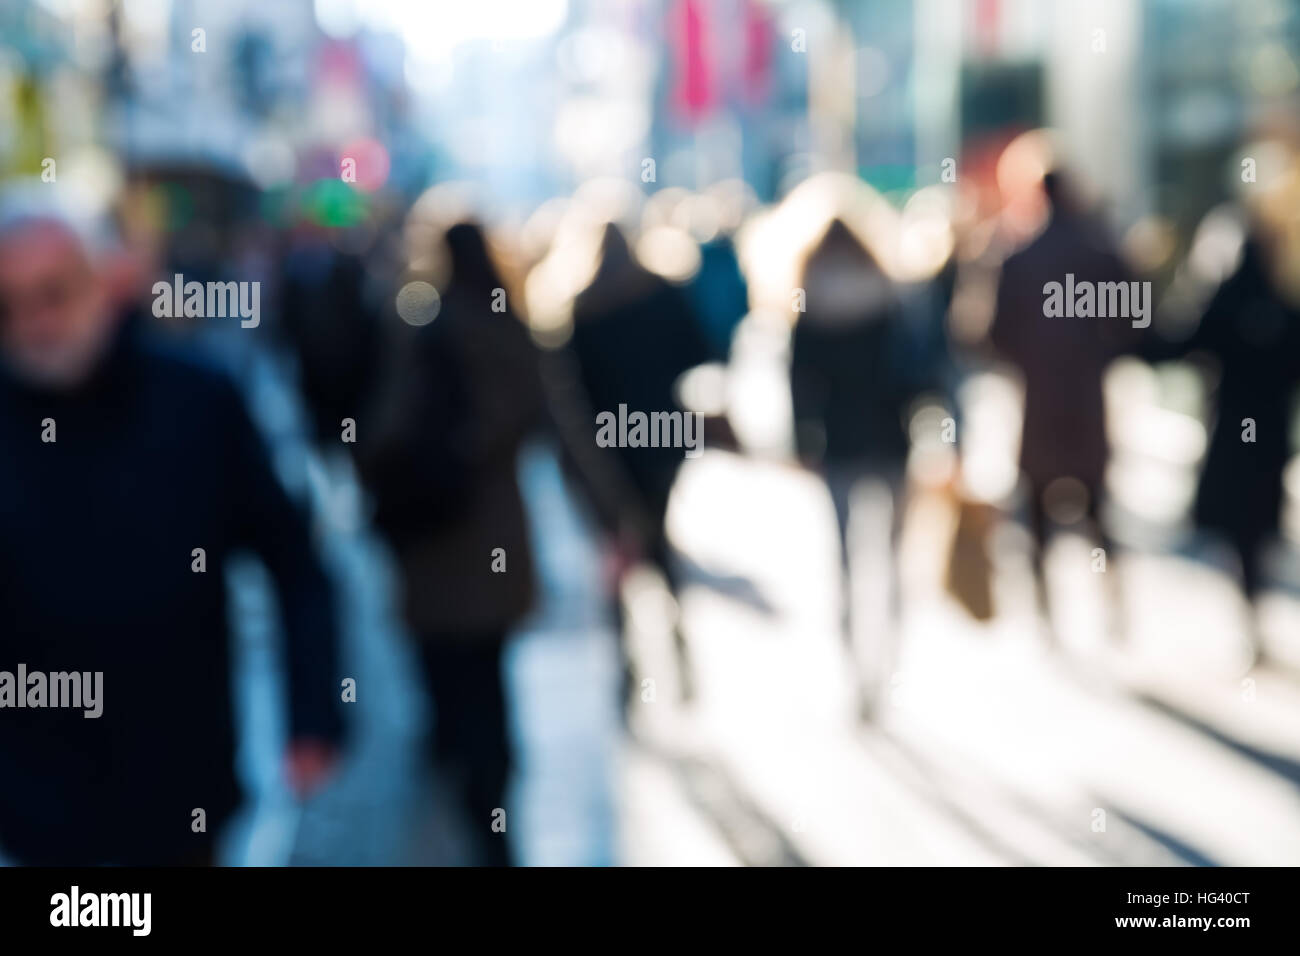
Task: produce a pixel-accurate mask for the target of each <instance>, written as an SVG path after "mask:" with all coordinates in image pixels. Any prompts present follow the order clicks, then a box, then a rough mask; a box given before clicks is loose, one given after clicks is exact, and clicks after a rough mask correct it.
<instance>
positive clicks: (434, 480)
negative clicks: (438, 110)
mask: <svg viewBox="0 0 1300 956" xmlns="http://www.w3.org/2000/svg"><path fill="white" fill-rule="evenodd" d="M438 242H439V244H440V245H441V246H442V247H443V248H444V249H445V255H446V258H447V260H448V263H449V266H450V277H449V281H448V282H447V283H446V284H445V289H444V294H443V295H442V297H441V304H440V307H439V310H438V312H437V317H436V318H434V319H433V320H432V321H431V322H429V323H428V324H426V325H422V326H420V327H419V328H416V329H414V330H405V331H407V332H410V333H411V334H410V335H409V336H405V337H404V338H403V339H401V340H400V341H398V342H396V343H394V348H393V349H392V351H393V352H394V355H393V357H392V359H391V363H392V366H393V368H392V370H391V372H390V373H389V374H388V375H386V376H385V382H386V385H385V388H384V390H383V394H382V395H380V396H379V397H378V398H377V400H376V403H375V405H374V406H373V411H372V412H371V413H370V414H369V415H367V416H366V417H365V420H364V421H363V422H362V423H361V424H362V426H363V429H364V430H365V431H366V432H367V433H368V434H369V435H371V436H372V437H371V438H369V439H367V440H366V442H365V447H363V449H362V450H361V454H362V473H363V475H364V476H365V479H366V482H367V484H368V486H369V489H370V492H371V494H372V495H373V497H374V498H375V503H376V511H377V514H376V523H377V524H378V526H379V527H380V529H381V530H382V531H383V532H384V534H385V536H386V537H387V538H388V540H389V543H390V544H391V545H392V547H393V551H394V553H395V556H396V559H397V564H398V568H399V570H400V573H401V580H402V608H403V613H404V616H405V619H406V623H407V625H408V627H409V628H410V630H411V632H412V634H413V636H414V637H415V638H416V640H417V641H418V645H419V656H420V664H421V670H422V674H423V676H424V679H425V686H426V688H427V689H428V690H429V692H430V694H431V696H432V697H433V704H434V709H435V711H436V714H437V721H436V725H435V727H434V733H433V741H432V743H433V747H432V749H433V752H434V754H433V755H434V758H435V761H436V764H437V767H438V769H439V771H440V772H441V774H442V775H443V777H444V779H445V780H446V782H447V784H448V789H449V791H450V792H451V793H452V794H453V796H454V799H455V800H456V803H457V804H458V809H459V811H460V812H461V814H462V816H463V820H462V823H463V825H464V827H465V829H464V830H463V832H464V833H465V834H466V836H467V837H468V840H467V842H468V843H469V844H470V847H471V849H472V853H473V855H474V862H475V863H477V864H479V865H489V866H509V865H511V864H512V863H513V862H514V861H515V860H516V854H515V852H514V847H513V846H512V845H511V842H510V840H511V839H512V837H511V836H510V835H509V832H510V831H509V830H508V829H507V830H504V831H503V830H501V828H500V825H499V823H498V820H499V819H500V815H501V812H502V811H503V810H505V809H506V797H507V793H508V786H509V779H510V773H511V770H512V767H513V764H514V746H513V741H512V740H511V735H510V727H509V712H508V711H509V706H508V696H507V690H508V688H507V682H506V674H505V672H504V670H503V667H504V656H505V653H506V649H507V646H508V643H509V639H510V637H511V636H512V634H513V633H514V631H515V629H516V626H517V625H518V624H519V623H520V622H521V621H522V620H523V619H524V617H525V616H526V615H527V614H528V612H529V611H530V610H532V608H533V606H534V603H535V601H536V597H537V581H536V571H535V568H534V561H533V551H532V542H531V540H530V535H529V529H528V520H527V514H526V512H525V510H524V500H523V495H522V493H521V491H520V488H519V479H518V457H519V452H520V448H521V446H522V445H523V444H524V443H525V441H527V440H528V439H529V438H531V437H533V436H535V435H536V434H537V433H538V432H539V430H540V429H541V428H542V427H543V424H544V422H545V419H546V407H545V403H544V396H543V389H542V381H541V374H540V369H539V363H538V354H537V348H536V346H534V344H533V342H532V339H531V338H530V337H529V335H528V330H527V328H526V327H525V326H524V324H523V323H522V322H520V321H519V319H518V318H517V317H516V316H515V314H514V312H513V311H512V310H511V309H510V307H509V303H508V299H507V297H506V294H505V283H504V280H503V279H502V278H501V276H500V274H499V272H498V269H497V266H496V264H495V262H494V261H493V257H492V255H491V253H490V251H489V249H488V245H487V241H486V237H485V236H484V233H483V230H482V228H481V227H480V226H479V225H478V224H477V223H474V222H458V223H455V224H454V225H452V226H451V227H450V228H448V229H447V230H446V231H445V233H444V234H442V235H441V236H440V237H439V239H438ZM414 251H415V252H416V253H417V256H418V254H427V252H428V250H426V249H423V248H418V249H416V250H414ZM494 824H496V825H495V826H494Z"/></svg>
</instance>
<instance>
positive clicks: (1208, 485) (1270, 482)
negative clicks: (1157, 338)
mask: <svg viewBox="0 0 1300 956" xmlns="http://www.w3.org/2000/svg"><path fill="white" fill-rule="evenodd" d="M1279 256H1280V251H1279V248H1277V247H1276V246H1272V245H1270V243H1269V240H1268V239H1267V238H1266V237H1265V235H1264V234H1263V233H1262V232H1261V231H1259V230H1256V231H1255V232H1254V233H1253V234H1251V235H1249V236H1248V237H1247V238H1246V240H1245V243H1244V245H1243V247H1242V255H1241V261H1240V263H1239V265H1238V266H1237V268H1236V270H1235V271H1234V272H1233V273H1232V274H1231V275H1230V276H1229V277H1228V278H1227V279H1226V280H1224V282H1223V284H1222V285H1221V286H1219V288H1218V290H1217V291H1216V292H1215V293H1214V295H1213V296H1212V298H1211V299H1210V301H1209V304H1208V306H1207V307H1206V308H1205V311H1204V313H1203V314H1202V316H1201V321H1200V323H1199V325H1198V326H1197V328H1196V331H1195V332H1193V333H1192V335H1191V336H1190V337H1189V338H1187V339H1186V340H1185V341H1183V342H1180V343H1166V344H1163V347H1162V346H1161V344H1160V343H1155V344H1153V346H1152V348H1151V349H1150V350H1149V352H1148V357H1149V358H1152V359H1165V358H1177V357H1181V356H1184V355H1192V354H1194V353H1198V352H1200V353H1204V354H1208V355H1209V356H1211V357H1212V358H1213V359H1214V360H1215V363H1216V364H1217V366H1218V370H1219V380H1218V387H1217V389H1216V390H1215V393H1214V398H1213V403H1214V407H1213V411H1212V415H1211V418H1212V425H1211V427H1212V429H1213V430H1212V432H1211V436H1210V442H1209V447H1208V449H1207V450H1206V456H1205V466H1204V470H1203V471H1202V472H1201V480H1200V484H1199V486H1198V488H1197V493H1196V507H1195V517H1196V523H1197V524H1198V525H1199V526H1200V527H1202V528H1206V529H1209V530H1211V531H1214V532H1217V533H1218V534H1221V535H1222V536H1223V537H1224V538H1225V539H1227V540H1228V541H1229V542H1231V544H1232V546H1233V547H1234V549H1235V550H1236V552H1237V555H1238V557H1239V559H1240V563H1241V577H1242V589H1243V590H1244V591H1245V594H1246V597H1247V598H1248V599H1250V600H1252V601H1253V600H1254V599H1255V598H1256V597H1258V595H1259V592H1260V590H1261V588H1262V586H1263V574H1262V569H1261V561H1260V559H1261V550H1262V548H1263V546H1264V545H1265V543H1266V542H1267V541H1268V539H1269V538H1270V537H1272V536H1273V535H1276V534H1277V533H1278V527H1279V521H1280V516H1281V510H1282V491H1283V489H1282V472H1283V470H1284V469H1285V467H1286V463H1287V461H1288V460H1289V458H1290V456H1291V446H1290V426H1291V403H1292V400H1293V398H1294V391H1295V388H1296V385H1297V384H1300V302H1297V301H1294V300H1292V299H1289V298H1288V297H1287V296H1285V295H1284V294H1283V293H1282V292H1281V291H1280V290H1279V288H1278V284H1277V282H1276V281H1275V279H1274V265H1273V264H1274V262H1275V261H1277V258H1278V257H1279ZM1256 640H1257V646H1256V652H1257V653H1259V652H1261V651H1262V648H1261V647H1260V646H1258V635H1256Z"/></svg>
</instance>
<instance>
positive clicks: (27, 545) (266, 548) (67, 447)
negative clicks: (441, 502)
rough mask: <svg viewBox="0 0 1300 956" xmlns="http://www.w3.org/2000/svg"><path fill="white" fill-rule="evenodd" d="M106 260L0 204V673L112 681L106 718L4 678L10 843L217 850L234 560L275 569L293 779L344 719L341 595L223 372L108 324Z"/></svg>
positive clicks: (102, 853)
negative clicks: (47, 701)
mask: <svg viewBox="0 0 1300 956" xmlns="http://www.w3.org/2000/svg"><path fill="white" fill-rule="evenodd" d="M98 252H99V250H96V249H92V248H90V247H88V245H87V243H85V242H83V238H82V230H79V229H78V228H77V226H76V224H75V222H73V221H72V220H70V219H68V218H67V217H64V216H61V215H59V214H58V213H56V212H53V211H40V210H32V209H27V210H24V211H22V212H19V213H10V214H8V215H4V216H3V217H0V357H2V358H3V363H2V365H3V367H0V447H3V448H4V454H3V455H0V671H3V672H9V673H11V674H16V673H17V672H18V668H20V667H21V668H23V669H24V670H25V671H26V672H27V673H28V675H31V674H32V673H41V674H46V675H50V674H59V673H64V674H66V673H71V672H77V673H80V674H82V675H83V677H84V676H86V675H96V674H99V675H102V678H99V680H100V682H101V683H100V693H99V701H98V704H97V706H98V707H99V708H100V710H101V712H100V714H99V715H98V716H97V717H91V718H87V717H86V716H85V715H84V712H83V710H81V709H72V708H61V709H51V708H49V707H31V706H28V707H25V708H22V709H18V708H16V707H14V702H13V700H12V698H10V699H8V700H7V699H6V697H5V696H4V694H3V693H0V780H3V781H4V785H3V786H0V848H2V849H3V852H4V853H5V854H6V855H8V856H11V857H14V858H16V859H17V860H18V861H20V862H24V863H30V864H162V865H171V864H185V863H203V862H212V860H213V847H214V841H215V838H216V835H217V833H218V831H219V830H220V828H221V825H222V823H223V822H225V821H226V820H227V819H228V817H229V816H230V815H231V813H232V811H233V810H234V809H235V807H236V806H237V804H238V803H239V801H240V792H239V786H238V783H237V780H236V775H235V729H234V715H233V709H234V705H233V702H232V688H231V659H230V649H229V646H228V645H229V634H228V622H227V617H226V590H225V583H224V579H223V569H224V567H225V566H226V563H227V560H228V559H229V557H230V556H231V555H232V554H233V553H234V552H236V551H237V550H238V549H250V550H251V551H253V552H255V553H256V554H257V555H258V556H260V558H261V559H262V560H263V561H264V562H265V564H266V566H267V567H268V569H269V570H270V572H271V575H272V577H273V579H274V581H275V586H276V589H277V591H278V594H279V598H280V603H281V609H282V613H283V618H284V625H285V626H284V630H285V633H286V635H287V648H286V651H287V653H286V671H287V674H288V683H289V734H290V747H289V754H288V771H289V775H290V778H291V783H292V784H293V785H294V786H295V787H296V789H297V790H298V792H299V793H302V794H305V793H307V792H309V791H311V790H313V789H314V788H315V787H316V786H318V785H319V784H320V783H321V782H322V781H323V780H324V778H325V776H326V774H327V772H328V769H329V766H330V764H331V763H332V760H333V755H334V753H335V752H336V747H337V743H338V741H339V739H340V736H341V730H342V727H341V721H340V715H339V712H338V706H339V704H338V702H339V699H340V696H339V695H340V681H341V679H342V677H343V676H344V675H341V674H340V672H339V669H338V665H337V662H336V659H335V653H336V647H335V644H336V632H335V618H334V613H333V608H332V599H331V589H330V586H329V584H328V582H327V579H326V577H325V575H324V573H323V572H322V569H321V566H320V564H319V563H318V561H317V558H316V556H315V553H314V549H313V546H312V542H311V540H310V539H309V535H308V525H307V523H306V521H305V520H304V517H303V516H302V515H301V514H300V513H299V511H298V510H297V508H295V506H294V505H293V504H292V502H291V501H290V500H289V499H288V498H287V497H286V495H285V492H284V490H283V489H282V487H281V485H280V483H279V481H278V480H277V478H276V476H275V474H274V473H273V471H272V469H271V462H270V459H269V457H268V454H267V451H266V449H265V448H264V447H263V445H262V443H261V441H260V440H259V436H258V433H257V431H256V429H255V428H254V425H253V423H252V421H251V420H250V418H249V416H248V413H247V411H246V410H245V407H244V404H243V402H242V400H241V398H240V396H239V394H238V393H237V391H236V388H235V386H234V384H233V383H232V382H231V381H229V380H228V379H227V378H226V377H225V376H224V375H223V374H221V373H219V372H218V371H217V370H215V369H213V368H210V367H208V366H207V365H205V364H203V363H202V362H200V361H198V360H196V359H192V358H188V357H185V356H183V355H181V354H176V353H173V352H171V351H168V350H167V349H165V348H163V347H162V346H160V345H156V344H154V343H153V342H151V341H150V339H149V336H148V334H147V333H146V331H145V330H144V329H143V328H142V327H141V326H140V324H139V322H138V321H137V320H135V319H130V318H128V319H123V318H121V315H122V312H121V310H119V309H116V308H115V307H114V304H113V302H112V301H111V299H110V296H109V293H108V291H107V286H108V283H107V282H106V278H105V273H104V271H103V270H102V269H101V261H102V260H101V259H100V258H99V256H98ZM201 321H206V320H201ZM218 321H220V320H218ZM28 679H29V681H30V680H31V678H30V676H29V678H28ZM2 682H3V676H2V675H0V683H2ZM11 686H12V685H11ZM23 690H24V689H23V688H18V691H19V692H20V693H21V692H23ZM26 690H27V691H28V693H29V696H28V698H27V700H28V702H30V701H31V700H33V699H35V700H39V699H40V698H39V696H38V697H36V698H33V697H31V696H30V693H31V691H32V690H33V688H31V687H29V688H27V689H26ZM199 811H202V814H200V813H199ZM201 820H202V821H203V823H204V824H205V825H204V826H200V825H199V823H200V821H201Z"/></svg>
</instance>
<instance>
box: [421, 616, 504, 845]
mask: <svg viewBox="0 0 1300 956" xmlns="http://www.w3.org/2000/svg"><path fill="white" fill-rule="evenodd" d="M504 649H505V634H503V633H491V634H474V635H445V634H435V635H425V637H424V640H423V641H422V643H421V646H420V662H421V665H422V666H423V670H424V679H425V686H426V687H427V688H428V690H429V693H430V695H431V696H432V697H433V706H434V710H435V712H436V715H437V725H436V728H435V730H434V734H433V756H434V759H435V761H436V764H437V766H438V768H439V772H440V773H442V774H444V775H445V776H446V778H447V782H448V784H449V785H450V789H451V790H452V791H453V792H454V793H455V796H456V799H457V800H458V801H459V803H460V805H461V806H460V809H461V810H462V811H463V812H464V816H465V825H466V826H467V827H468V828H469V830H468V836H469V838H470V839H469V843H470V845H471V846H472V847H473V848H474V851H475V852H476V854H477V855H478V860H477V861H476V862H477V863H479V864H481V865H485V866H510V865H511V863H512V855H511V852H510V847H509V843H508V835H507V834H508V833H509V830H508V828H507V830H506V831H505V832H495V831H494V830H493V823H494V821H495V820H496V819H497V818H499V817H500V814H499V813H497V811H498V810H505V809H506V805H505V803H506V786H507V784H508V783H509V779H510V770H511V767H512V765H513V762H514V761H513V753H512V747H511V743H510V728H509V726H508V723H507V711H506V689H505V675H504V674H503V673H502V668H501V659H502V653H503V651H504ZM506 817H507V818H506V823H507V827H508V825H509V822H510V821H509V814H507V815H506Z"/></svg>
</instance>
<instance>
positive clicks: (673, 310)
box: [569, 223, 711, 700]
mask: <svg viewBox="0 0 1300 956" xmlns="http://www.w3.org/2000/svg"><path fill="white" fill-rule="evenodd" d="M569 348H570V351H571V354H572V356H573V359H574V365H575V366H576V369H577V376H578V379H579V380H580V383H581V387H582V391H583V393H584V394H585V396H586V398H587V401H588V403H589V405H590V407H591V409H592V410H594V411H595V412H596V413H597V414H598V415H599V414H602V413H609V414H616V413H617V410H618V408H619V406H620V405H626V406H627V410H629V411H631V412H640V413H642V414H645V415H650V414H653V413H663V412H670V413H671V412H679V413H680V410H679V409H678V405H677V397H676V394H675V392H674V387H675V384H676V382H677V380H678V379H679V378H680V376H681V375H682V373H684V372H685V371H687V370H688V369H691V368H694V367H695V366H697V365H702V364H704V363H705V362H708V361H709V360H710V358H711V355H710V352H709V346H708V343H707V342H706V341H705V338H704V336H703V334H702V333H701V331H700V326H699V323H698V320H697V319H696V317H695V316H694V314H693V312H692V310H691V307H690V304H689V302H688V300H687V298H686V294H685V293H684V292H683V291H682V290H681V289H679V288H677V287H675V286H673V285H671V284H669V283H668V282H667V281H666V280H664V279H662V278H660V277H659V276H657V275H655V274H654V273H652V272H650V271H649V270H648V269H646V268H645V267H644V266H642V265H641V264H640V263H639V262H637V260H636V258H635V257H634V256H633V255H632V250H631V249H630V247H629V246H628V242H627V238H626V237H625V236H624V235H623V233H622V232H621V231H620V230H619V228H618V226H616V225H614V224H613V223H609V224H607V225H606V226H605V231H604V235H603V237H602V241H601V249H600V261H599V265H598V266H597V268H596V273H595V275H594V276H593V277H592V280H591V282H590V284H589V285H588V286H587V287H586V288H585V289H583V291H582V292H580V293H579V294H578V296H577V297H576V298H575V299H574V302H573V336H572V339H571V340H570V343H569ZM593 428H594V426H593ZM602 451H603V452H604V453H605V459H606V462H607V463H608V464H609V465H610V466H611V470H614V471H616V472H617V473H619V474H620V475H622V476H625V479H626V480H625V482H624V484H625V485H626V486H627V487H628V488H630V489H631V491H632V493H631V495H630V496H628V497H627V498H626V501H625V508H624V511H625V514H624V515H622V516H621V519H620V523H621V524H622V526H623V527H624V528H627V527H634V528H637V529H640V534H641V535H642V536H643V537H644V540H638V541H634V542H631V543H630V545H629V546H630V547H631V548H634V549H637V550H639V551H641V552H643V553H641V554H639V555H637V557H641V558H645V559H646V560H648V561H649V562H650V563H651V564H653V565H654V566H655V567H657V568H658V569H659V570H660V572H661V573H662V574H663V576H664V578H665V579H666V580H667V582H668V586H669V588H670V589H671V590H672V591H673V592H674V594H676V591H677V589H678V584H679V582H678V574H677V573H676V570H675V569H674V567H673V564H672V561H671V548H670V545H669V542H668V535H667V530H666V527H665V523H664V522H665V519H666V517H667V514H668V499H669V496H670V494H671V492H672V487H673V483H674V482H675V481H676V479H677V470H678V469H679V468H680V467H681V464H682V461H683V459H684V457H685V452H684V451H683V449H682V448H677V447H672V446H671V445H670V444H667V443H665V444H659V445H658V447H611V448H608V449H602ZM624 545H628V542H624ZM673 637H674V642H675V649H676V651H677V654H678V664H679V667H680V674H679V679H680V681H681V688H682V697H683V699H686V700H688V699H690V698H691V697H692V696H693V687H692V684H691V675H690V670H689V668H688V666H687V662H686V646H685V640H684V637H683V635H682V633H681V629H680V626H679V624H678V622H674V625H673ZM628 664H629V666H630V662H628ZM625 679H626V680H627V681H628V682H629V683H628V687H627V688H625V689H626V690H629V691H630V689H631V683H630V681H631V674H630V672H629V673H628V674H625Z"/></svg>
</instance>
